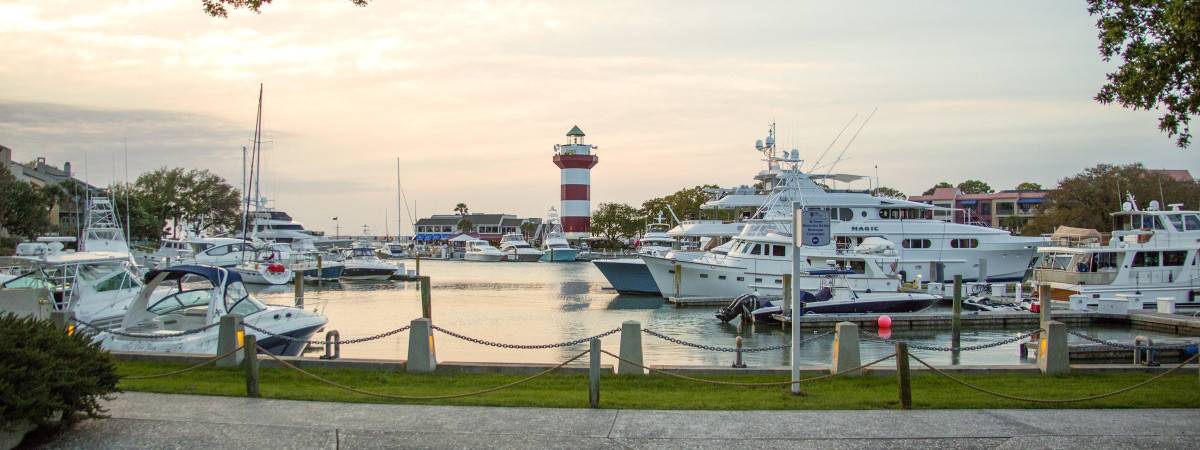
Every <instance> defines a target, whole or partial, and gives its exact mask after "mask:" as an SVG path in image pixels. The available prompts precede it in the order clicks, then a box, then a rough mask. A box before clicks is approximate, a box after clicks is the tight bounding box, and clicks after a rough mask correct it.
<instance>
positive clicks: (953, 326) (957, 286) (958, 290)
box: [950, 275, 963, 347]
mask: <svg viewBox="0 0 1200 450" xmlns="http://www.w3.org/2000/svg"><path fill="white" fill-rule="evenodd" d="M962 302H963V284H962V275H955V276H954V307H953V311H954V314H953V316H952V318H951V322H950V336H951V337H950V340H952V341H954V344H953V346H954V347H958V343H959V339H960V338H961V337H962Z"/></svg>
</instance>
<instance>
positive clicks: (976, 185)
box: [957, 180, 996, 194]
mask: <svg viewBox="0 0 1200 450" xmlns="http://www.w3.org/2000/svg"><path fill="white" fill-rule="evenodd" d="M957 187H958V190H959V192H962V193H964V194H991V193H993V192H996V191H994V190H992V187H991V186H988V184H987V183H984V182H982V181H979V180H967V181H964V182H962V183H958V186H957Z"/></svg>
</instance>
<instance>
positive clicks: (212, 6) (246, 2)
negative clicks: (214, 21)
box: [203, 0, 371, 17]
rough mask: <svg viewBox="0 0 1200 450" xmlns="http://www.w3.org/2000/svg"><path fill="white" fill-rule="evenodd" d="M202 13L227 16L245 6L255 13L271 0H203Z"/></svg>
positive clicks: (363, 1) (358, 2)
mask: <svg viewBox="0 0 1200 450" xmlns="http://www.w3.org/2000/svg"><path fill="white" fill-rule="evenodd" d="M203 1H204V13H205V14H208V15H210V16H213V17H229V10H230V9H241V8H246V9H247V10H249V11H253V12H254V13H255V14H262V7H263V5H267V4H270V3H271V1H272V0H203ZM370 1H371V0H350V3H353V4H354V6H367V3H368V2H370Z"/></svg>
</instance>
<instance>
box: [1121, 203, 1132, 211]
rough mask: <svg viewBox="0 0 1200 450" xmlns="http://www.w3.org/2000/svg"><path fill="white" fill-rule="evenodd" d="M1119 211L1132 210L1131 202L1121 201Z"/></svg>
mask: <svg viewBox="0 0 1200 450" xmlns="http://www.w3.org/2000/svg"><path fill="white" fill-rule="evenodd" d="M1121 211H1133V203H1129V202H1125V203H1122V204H1121Z"/></svg>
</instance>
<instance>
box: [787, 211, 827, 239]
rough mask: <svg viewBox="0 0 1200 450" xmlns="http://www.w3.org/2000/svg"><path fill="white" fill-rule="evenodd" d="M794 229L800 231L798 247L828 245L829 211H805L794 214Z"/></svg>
mask: <svg viewBox="0 0 1200 450" xmlns="http://www.w3.org/2000/svg"><path fill="white" fill-rule="evenodd" d="M795 217H796V229H799V230H800V242H798V243H797V244H798V245H802V246H813V247H821V246H825V245H829V211H828V210H825V209H805V210H800V211H797V212H796V216H795Z"/></svg>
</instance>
